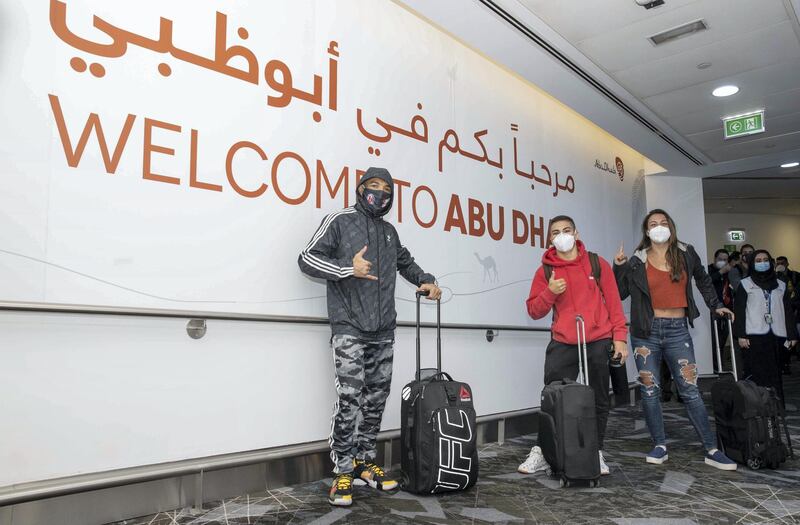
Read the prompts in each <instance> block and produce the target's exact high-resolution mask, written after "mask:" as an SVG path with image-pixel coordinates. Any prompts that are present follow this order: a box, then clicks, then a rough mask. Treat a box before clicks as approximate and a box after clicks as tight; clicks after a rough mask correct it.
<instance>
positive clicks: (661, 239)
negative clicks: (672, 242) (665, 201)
mask: <svg viewBox="0 0 800 525" xmlns="http://www.w3.org/2000/svg"><path fill="white" fill-rule="evenodd" d="M670 235H671V234H670V231H669V228H667V227H666V226H655V227H653V228H650V231H648V232H647V236H648V237H650V240H651V241H653V242H654V243H656V244H663V243H665V242H667V241H668V240H669V237H670Z"/></svg>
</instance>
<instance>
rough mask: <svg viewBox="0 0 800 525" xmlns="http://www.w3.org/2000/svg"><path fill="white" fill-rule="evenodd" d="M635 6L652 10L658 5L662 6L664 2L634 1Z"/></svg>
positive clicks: (651, 0) (652, 0) (656, 0)
mask: <svg viewBox="0 0 800 525" xmlns="http://www.w3.org/2000/svg"><path fill="white" fill-rule="evenodd" d="M636 4H637V5H640V6H642V7H644V8H645V9H652V8H654V7H658V6H660V5H664V0H636Z"/></svg>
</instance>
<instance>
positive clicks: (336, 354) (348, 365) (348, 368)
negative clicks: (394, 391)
mask: <svg viewBox="0 0 800 525" xmlns="http://www.w3.org/2000/svg"><path fill="white" fill-rule="evenodd" d="M393 345H394V341H379V342H372V341H364V340H361V339H359V338H358V337H354V336H351V335H334V336H333V340H332V347H333V360H334V365H335V367H336V393H337V394H338V397H337V399H336V403H335V404H334V406H333V419H332V421H331V437H330V446H331V459H332V460H333V464H334V473H336V474H339V473H342V472H350V471H352V470H353V459H354V458H358V459H363V460H367V461H374V460H375V454H376V452H375V441H376V439H377V437H378V430H380V427H381V418H382V417H383V408H384V406H385V405H386V398H387V397H388V396H389V387H390V386H391V383H392V357H393V356H394V347H393Z"/></svg>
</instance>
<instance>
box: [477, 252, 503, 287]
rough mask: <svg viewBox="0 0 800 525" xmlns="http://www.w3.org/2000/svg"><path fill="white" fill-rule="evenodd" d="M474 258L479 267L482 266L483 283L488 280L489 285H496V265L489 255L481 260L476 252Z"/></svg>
mask: <svg viewBox="0 0 800 525" xmlns="http://www.w3.org/2000/svg"><path fill="white" fill-rule="evenodd" d="M475 257H476V258H477V259H478V262H479V263H481V266H483V282H486V279H487V278H488V279H489V282H490V283H496V282H497V280H498V278H499V277H498V275H497V264H496V263H495V262H494V257H492V256H491V255H489V256H487V257H484V258H483V259H481V256H480V255H478V252H475Z"/></svg>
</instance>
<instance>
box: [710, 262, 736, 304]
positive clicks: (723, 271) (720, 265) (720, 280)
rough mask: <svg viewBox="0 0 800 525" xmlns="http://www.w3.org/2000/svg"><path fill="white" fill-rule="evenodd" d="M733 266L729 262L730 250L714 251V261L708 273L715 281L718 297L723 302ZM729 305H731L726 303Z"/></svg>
mask: <svg viewBox="0 0 800 525" xmlns="http://www.w3.org/2000/svg"><path fill="white" fill-rule="evenodd" d="M730 270H731V266H730V265H729V264H728V251H727V250H725V249H724V248H720V249H719V250H717V251H715V252H714V262H713V263H711V264H709V265H708V275H709V277H711V282H712V283H714V290H716V291H717V299H719V300H720V302H723V292H724V291H725V286H726V285H727V284H728V272H730ZM725 306H729V305H725Z"/></svg>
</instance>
